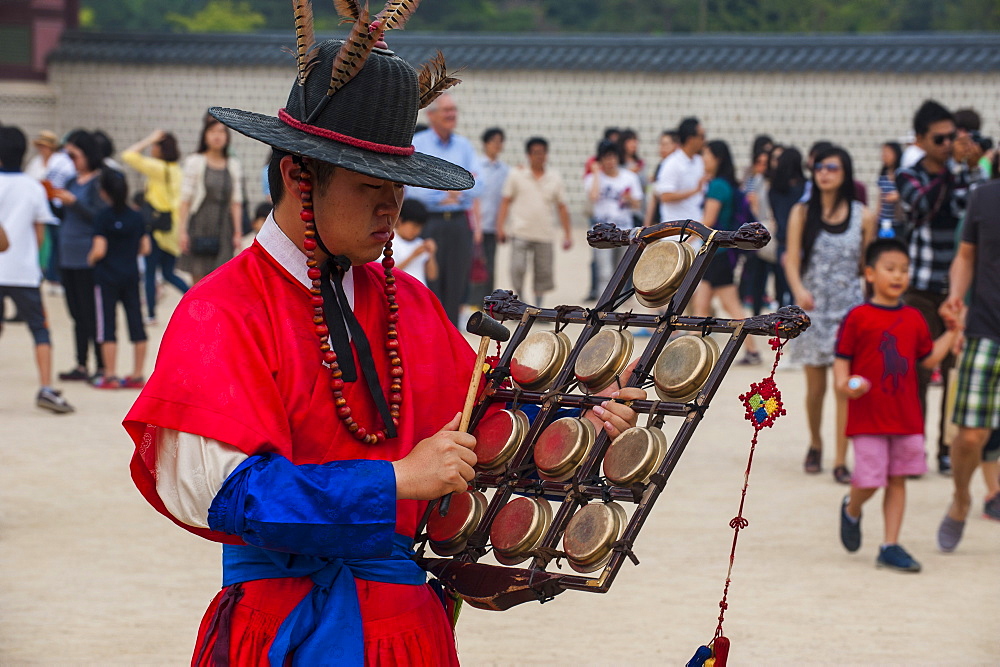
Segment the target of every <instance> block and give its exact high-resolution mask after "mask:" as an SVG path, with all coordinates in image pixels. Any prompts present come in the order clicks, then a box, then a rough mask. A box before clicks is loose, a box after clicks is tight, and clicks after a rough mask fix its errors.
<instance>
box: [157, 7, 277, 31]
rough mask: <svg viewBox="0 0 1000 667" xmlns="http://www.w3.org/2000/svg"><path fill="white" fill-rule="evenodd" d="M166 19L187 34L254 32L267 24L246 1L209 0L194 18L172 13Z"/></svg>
mask: <svg viewBox="0 0 1000 667" xmlns="http://www.w3.org/2000/svg"><path fill="white" fill-rule="evenodd" d="M164 18H166V19H167V21H169V22H170V23H172V24H174V25H175V26H178V27H179V28H181V29H182V30H183V31H185V32H253V31H254V30H258V29H260V28H262V27H264V25H265V23H267V21H266V20H265V19H264V16H263V15H261V14H259V13H258V12H255V11H253V9H252V8H251V6H250V3H249V2H246V1H244V0H241V1H240V2H234V0H209V2H208V4H207V5H205V7H204V8H203V9H201V10H199V11H198V12H195V13H194V14H193V15H192V16H184V15H183V14H178V13H177V12H170V13H168V14H167V15H166V16H165V17H164Z"/></svg>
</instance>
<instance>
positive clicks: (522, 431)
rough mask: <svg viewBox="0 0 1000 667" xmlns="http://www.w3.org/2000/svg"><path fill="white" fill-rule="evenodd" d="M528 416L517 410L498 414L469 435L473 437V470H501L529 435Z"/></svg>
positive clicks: (483, 422)
mask: <svg viewBox="0 0 1000 667" xmlns="http://www.w3.org/2000/svg"><path fill="white" fill-rule="evenodd" d="M529 426H530V423H529V422H528V416H527V415H525V414H524V413H523V412H522V411H520V410H500V411H498V412H495V413H494V414H492V415H490V416H488V417H485V418H484V419H482V420H481V421H480V422H479V425H478V426H476V428H475V430H474V431H473V432H472V434H473V435H474V436H476V457H477V458H478V461H477V462H476V470H479V471H481V472H496V471H499V470H502V469H503V467H504V466H505V465H506V464H507V462H508V461H509V460H510V458H511V457H512V456H514V454H515V453H516V452H517V448H518V447H520V446H521V442H522V441H523V440H524V436H525V435H526V434H527V433H528V428H529Z"/></svg>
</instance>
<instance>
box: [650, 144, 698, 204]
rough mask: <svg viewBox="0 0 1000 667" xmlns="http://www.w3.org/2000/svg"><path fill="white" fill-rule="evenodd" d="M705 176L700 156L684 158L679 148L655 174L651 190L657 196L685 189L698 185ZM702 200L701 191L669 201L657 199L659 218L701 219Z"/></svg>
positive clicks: (684, 190) (685, 156) (691, 188)
mask: <svg viewBox="0 0 1000 667" xmlns="http://www.w3.org/2000/svg"><path fill="white" fill-rule="evenodd" d="M704 175H705V163H704V161H702V159H701V156H700V155H694V156H693V157H690V158H689V157H688V156H687V153H685V152H684V151H682V150H676V151H674V152H673V153H671V154H670V155H668V156H667V159H666V160H664V161H663V163H662V164H661V165H660V169H659V171H657V173H656V184H655V186H654V187H653V191H654V192H655V193H656V194H657V195H661V194H663V193H664V192H688V191H689V190H693V189H694V188H696V187H698V184H699V183H701V179H702V177H703V176H704ZM704 199H705V194H704V192H696V193H695V194H693V195H691V196H690V197H688V198H686V199H681V200H678V201H672V202H662V201H661V202H660V220H662V221H663V222H667V221H669V220H698V221H700V220H701V217H702V215H701V211H702V209H701V205H702V202H703V201H704Z"/></svg>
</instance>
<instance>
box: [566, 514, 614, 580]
mask: <svg viewBox="0 0 1000 667" xmlns="http://www.w3.org/2000/svg"><path fill="white" fill-rule="evenodd" d="M627 523H628V517H627V516H626V515H625V510H624V509H622V507H621V505H619V504H618V503H616V502H609V503H604V504H600V503H590V504H589V505H584V506H583V507H581V508H580V509H579V510H578V511H577V513H576V514H574V515H573V518H572V519H570V520H569V523H568V524H567V525H566V532H565V533H564V534H563V551H565V552H566V559H567V560H568V561H569V566H570V567H571V568H573V569H574V570H576V571H577V572H594V571H596V570H600V569H601V568H602V567H604V566H605V565H607V564H608V561H610V560H611V555H612V554H613V553H614V543H615V542H617V541H618V538H620V537H621V534H622V531H623V530H625V525H626V524H627Z"/></svg>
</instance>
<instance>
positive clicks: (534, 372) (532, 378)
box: [510, 331, 572, 391]
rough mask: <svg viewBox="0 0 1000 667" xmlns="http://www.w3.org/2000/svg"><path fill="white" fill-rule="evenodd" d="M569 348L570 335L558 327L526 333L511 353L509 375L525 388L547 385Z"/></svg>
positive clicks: (561, 365)
mask: <svg viewBox="0 0 1000 667" xmlns="http://www.w3.org/2000/svg"><path fill="white" fill-rule="evenodd" d="M571 348H572V343H571V342H570V340H569V336H567V335H566V334H564V333H563V332H561V331H559V332H555V331H535V332H533V333H530V334H528V335H527V336H526V337H525V338H524V340H523V341H522V342H521V344H520V345H519V346H518V348H517V349H516V350H515V351H514V355H513V356H512V357H511V360H510V376H511V379H513V380H514V382H515V383H516V384H517V386H519V387H521V389H525V390H527V391H544V390H546V389H548V388H549V385H551V384H552V382H553V381H554V380H555V379H556V376H557V375H558V374H559V370H560V369H561V368H562V367H563V364H565V363H566V357H568V356H569V352H570V349H571Z"/></svg>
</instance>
